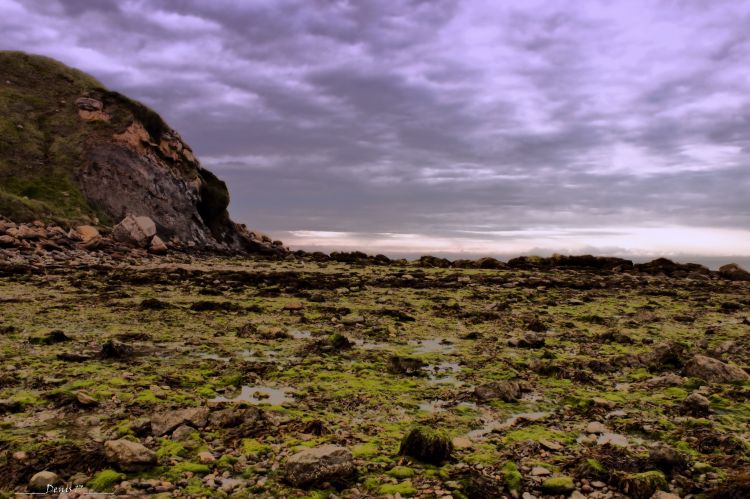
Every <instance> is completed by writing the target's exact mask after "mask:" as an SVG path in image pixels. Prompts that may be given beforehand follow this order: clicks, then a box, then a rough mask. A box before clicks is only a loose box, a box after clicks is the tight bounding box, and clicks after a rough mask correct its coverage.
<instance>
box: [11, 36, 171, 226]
mask: <svg viewBox="0 0 750 499" xmlns="http://www.w3.org/2000/svg"><path fill="white" fill-rule="evenodd" d="M82 96H89V97H94V98H96V99H98V100H101V101H103V102H104V103H105V106H106V110H107V113H108V115H110V118H111V119H109V121H98V120H88V121H87V120H82V119H81V118H80V117H79V115H78V108H77V106H76V103H75V101H76V99H78V98H79V97H82ZM134 119H138V120H139V121H141V122H142V123H143V124H144V125H145V126H146V129H147V130H148V131H149V132H150V133H151V135H152V136H157V140H158V135H160V134H161V133H162V132H163V131H166V130H168V127H167V126H166V124H165V123H164V121H163V120H162V119H161V117H159V116H158V115H157V114H156V113H155V112H153V111H151V110H150V109H148V108H146V107H145V106H143V105H142V104H140V103H137V102H135V101H132V100H130V99H128V98H127V97H124V96H122V95H120V94H118V93H116V92H111V91H109V90H107V89H106V88H104V87H103V86H102V84H101V83H100V82H99V81H97V80H96V79H94V78H92V77H91V76H89V75H87V74H85V73H83V72H81V71H78V70H76V69H72V68H69V67H67V66H65V65H64V64H62V63H60V62H58V61H55V60H53V59H50V58H48V57H42V56H37V55H29V54H25V53H23V52H13V51H0V137H1V138H0V215H4V216H6V217H9V218H11V219H13V220H16V221H22V222H23V221H32V220H37V219H38V220H44V221H48V222H55V223H61V224H63V225H72V224H76V223H90V222H92V221H94V219H96V218H98V219H100V220H101V221H102V222H110V220H107V217H106V216H105V215H104V214H103V213H101V212H99V211H98V210H97V209H96V208H95V207H92V206H91V205H90V204H89V202H88V201H87V200H86V198H85V197H84V195H83V194H82V193H81V190H80V188H79V186H78V183H77V181H76V172H77V171H78V169H79V168H81V166H82V165H83V164H84V163H85V161H86V145H87V144H90V143H91V142H90V141H92V140H109V139H111V137H112V134H113V133H119V132H122V131H123V130H124V129H125V128H127V126H128V125H129V124H130V123H132V122H133V120H134Z"/></svg>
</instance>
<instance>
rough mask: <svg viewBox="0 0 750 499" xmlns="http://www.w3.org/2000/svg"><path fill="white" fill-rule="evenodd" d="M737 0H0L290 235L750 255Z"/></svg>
mask: <svg viewBox="0 0 750 499" xmlns="http://www.w3.org/2000/svg"><path fill="white" fill-rule="evenodd" d="M749 28H750V1H740V0H729V1H720V0H712V1H702V0H663V1H656V0H642V1H641V0H621V1H612V0H601V1H582V0H576V1H572V0H571V1H550V0H544V1H532V0H518V1H503V2H498V1H493V0H488V1H481V0H432V1H427V0H421V1H420V0H411V1H406V0H388V1H387V2H386V1H381V0H356V1H355V0H351V1H346V0H317V1H312V0H290V1H287V0H256V1H250V0H248V1H239V0H236V1H230V0H212V1H210V2H206V1H200V0H192V1H191V0H149V1H145V0H121V1H116V0H88V1H87V0H0V33H2V38H1V39H0V48H5V49H21V50H25V51H28V52H34V53H40V54H45V55H48V56H52V57H55V58H57V59H59V60H61V61H63V62H65V63H67V64H70V65H73V66H76V67H78V68H80V69H83V70H85V71H87V72H89V73H91V74H93V75H94V76H96V77H97V78H99V79H100V80H101V81H103V82H104V83H105V84H106V85H107V86H109V87H111V88H114V89H116V90H119V91H121V92H123V93H126V94H128V95H130V96H131V97H134V98H137V99H140V100H142V101H144V102H145V103H147V104H149V105H150V106H152V107H154V108H155V109H156V110H157V111H159V112H160V113H161V114H162V115H163V116H164V117H165V118H166V119H167V121H168V122H169V123H170V124H171V125H172V126H173V127H174V128H175V129H177V130H178V131H179V132H180V133H181V134H182V135H183V137H184V138H185V139H186V140H187V141H188V143H190V144H191V146H192V147H193V149H194V150H195V151H196V153H197V154H198V156H199V157H200V158H201V159H202V162H203V164H204V166H206V167H208V168H210V169H212V170H214V171H215V172H217V173H218V174H219V176H221V177H222V178H224V179H225V180H226V181H227V183H228V184H229V188H230V191H231V194H232V204H231V212H232V215H233V217H234V219H235V220H237V221H241V222H245V223H247V224H248V225H249V226H250V227H254V228H259V229H261V230H265V231H266V232H270V233H271V234H272V235H274V236H275V237H278V238H280V239H283V240H284V241H285V242H287V243H288V244H290V245H292V247H306V248H311V247H316V246H320V247H323V248H325V249H331V248H335V247H339V248H352V247H356V248H361V249H364V250H365V251H368V252H371V253H375V252H385V253H387V254H394V255H397V254H405V253H447V254H454V255H455V254H459V253H462V252H467V253H484V254H493V255H510V254H518V253H530V252H535V253H545V252H550V251H560V252H572V253H580V252H584V251H586V252H594V253H616V254H622V255H641V256H642V255H655V254H665V255H684V254H693V255H695V254H702V255H718V256H726V255H750V156H749V151H750V150H749V149H748V146H749V145H750V70H749V69H748V68H750V29H749Z"/></svg>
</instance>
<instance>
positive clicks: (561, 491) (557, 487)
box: [542, 476, 576, 495]
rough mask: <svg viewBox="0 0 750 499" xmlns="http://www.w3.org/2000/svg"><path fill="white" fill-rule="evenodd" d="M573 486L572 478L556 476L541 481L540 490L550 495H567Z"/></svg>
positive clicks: (572, 489) (573, 488)
mask: <svg viewBox="0 0 750 499" xmlns="http://www.w3.org/2000/svg"><path fill="white" fill-rule="evenodd" d="M575 488H576V486H575V483H574V482H573V478H572V477H569V476H556V477H552V478H548V479H546V480H545V481H544V482H542V492H544V493H545V494H550V495H567V494H570V493H571V492H573V491H574V490H575Z"/></svg>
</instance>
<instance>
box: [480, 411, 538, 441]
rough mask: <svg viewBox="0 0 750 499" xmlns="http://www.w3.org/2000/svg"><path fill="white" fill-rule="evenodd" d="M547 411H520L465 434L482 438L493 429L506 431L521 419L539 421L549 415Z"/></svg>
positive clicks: (493, 430)
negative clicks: (501, 420)
mask: <svg viewBox="0 0 750 499" xmlns="http://www.w3.org/2000/svg"><path fill="white" fill-rule="evenodd" d="M549 414H550V413H549V412H541V411H540V412H522V413H520V414H515V415H513V416H511V417H509V418H508V419H506V420H505V421H503V422H500V421H497V420H492V421H488V422H487V423H485V425H484V426H482V427H481V428H478V429H476V430H472V431H470V432H468V433H467V434H466V436H467V437H469V438H470V439H472V440H478V439H480V438H483V437H485V436H487V435H488V434H489V433H492V432H495V431H498V432H499V431H506V430H509V429H511V428H513V427H514V426H515V425H517V424H518V423H520V422H522V421H539V420H542V419H544V418H546V417H547V416H549Z"/></svg>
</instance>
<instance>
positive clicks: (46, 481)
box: [29, 471, 60, 492]
mask: <svg viewBox="0 0 750 499" xmlns="http://www.w3.org/2000/svg"><path fill="white" fill-rule="evenodd" d="M58 483H60V477H59V476H57V475H56V474H55V473H52V472H51V471H40V472H39V473H37V474H35V475H34V476H32V477H31V480H29V488H30V489H31V490H32V491H34V492H47V486H49V485H57V484H58Z"/></svg>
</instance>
